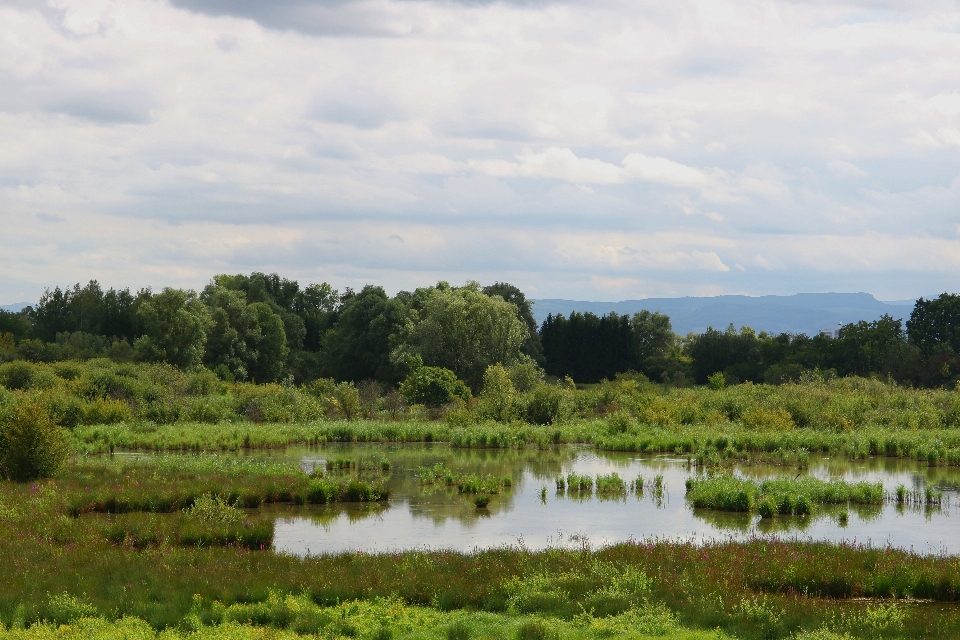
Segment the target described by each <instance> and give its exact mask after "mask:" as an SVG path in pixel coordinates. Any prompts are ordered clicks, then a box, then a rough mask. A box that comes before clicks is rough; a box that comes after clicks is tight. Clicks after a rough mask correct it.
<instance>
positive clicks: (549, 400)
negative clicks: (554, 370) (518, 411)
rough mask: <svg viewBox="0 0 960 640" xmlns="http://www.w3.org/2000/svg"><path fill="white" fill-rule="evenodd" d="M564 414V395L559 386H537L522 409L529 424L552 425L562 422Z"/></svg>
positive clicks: (565, 402)
mask: <svg viewBox="0 0 960 640" xmlns="http://www.w3.org/2000/svg"><path fill="white" fill-rule="evenodd" d="M566 414H567V401H566V394H565V393H564V390H563V389H562V388H561V387H560V386H559V385H547V384H541V385H539V386H537V387H536V388H535V389H534V390H533V393H532V394H531V395H530V397H529V398H528V400H527V405H526V407H525V408H524V418H525V419H526V421H527V422H529V423H530V424H554V423H557V422H560V421H561V420H563V419H564V418H565V417H566Z"/></svg>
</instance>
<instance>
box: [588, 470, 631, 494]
mask: <svg viewBox="0 0 960 640" xmlns="http://www.w3.org/2000/svg"><path fill="white" fill-rule="evenodd" d="M596 484H597V495H605V496H613V495H616V496H619V495H626V493H627V483H626V482H625V481H624V480H623V478H621V477H620V475H619V474H618V473H617V472H616V471H614V472H611V473H609V474H607V475H598V476H597V479H596Z"/></svg>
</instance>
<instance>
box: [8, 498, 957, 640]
mask: <svg viewBox="0 0 960 640" xmlns="http://www.w3.org/2000/svg"><path fill="white" fill-rule="evenodd" d="M61 491H65V492H67V493H69V491H72V489H71V490H69V491H67V490H66V489H63V488H62V487H61V485H60V484H58V483H57V482H43V483H37V484H36V485H32V486H24V485H11V484H9V483H5V484H3V485H0V574H2V575H3V576H4V579H3V580H2V581H0V622H2V624H3V625H5V626H6V627H7V628H13V627H24V626H30V625H37V624H38V623H41V622H42V621H45V620H46V621H48V622H50V623H51V624H47V625H45V626H44V625H40V626H34V627H33V628H31V629H27V630H12V631H9V632H8V636H9V637H74V636H71V635H69V634H71V633H76V631H75V629H76V628H83V629H87V627H84V626H83V625H100V627H97V628H98V629H101V630H102V633H103V634H104V635H106V634H109V633H114V632H116V637H125V636H123V634H125V633H127V631H125V630H124V629H126V627H124V626H123V625H133V626H134V627H136V629H141V630H142V632H143V633H144V634H148V635H145V636H143V637H152V636H150V635H149V634H153V633H155V631H154V630H162V629H170V630H168V631H167V632H166V633H167V634H168V637H181V636H183V637H191V634H193V636H192V637H197V638H206V637H294V635H293V634H295V633H306V632H308V631H309V632H314V631H316V632H320V633H321V635H322V636H323V637H336V636H338V635H354V636H359V637H380V638H383V637H423V638H435V637H530V638H547V637H560V638H567V637H569V638H581V637H598V636H603V635H612V636H620V635H623V636H624V637H645V636H644V634H648V635H656V634H661V635H666V636H668V637H690V638H701V637H716V636H713V635H710V634H712V633H713V631H709V630H715V629H717V628H718V627H719V628H720V629H721V630H722V632H723V633H725V634H730V635H734V636H736V637H739V638H771V637H773V638H775V637H787V636H789V635H791V634H797V633H801V632H810V633H814V632H818V631H819V630H822V629H828V630H830V631H831V632H836V633H850V634H852V635H853V636H854V637H861V638H877V637H891V638H893V637H903V638H907V637H921V636H922V637H935V638H949V637H957V636H958V635H960V607H957V606H955V605H954V603H957V602H960V559H958V558H955V557H931V556H920V555H916V554H913V553H909V552H904V551H899V550H894V549H873V548H869V547H864V546H854V545H833V544H827V543H797V542H777V541H771V540H754V541H750V542H747V543H732V542H729V543H728V542H717V543H713V544H707V545H703V546H700V545H696V544H690V543H679V542H667V541H644V542H636V543H627V544H620V545H616V546H612V547H609V548H603V549H599V550H590V549H588V548H581V549H579V550H564V549H553V550H548V551H542V552H531V551H527V550H524V549H518V548H499V549H488V550H481V551H477V552H475V553H471V554H464V553H453V552H444V551H436V552H425V551H410V552H404V553H396V554H382V555H366V554H362V553H347V554H339V555H333V556H321V557H311V558H296V557H291V556H286V555H278V554H274V553H272V552H271V551H269V548H268V547H266V548H264V549H261V548H260V547H257V546H252V545H242V544H225V545H222V546H217V545H202V546H198V545H189V546H188V545H182V544H177V541H176V540H174V539H162V538H160V539H155V540H153V541H147V542H145V543H143V544H132V543H131V542H130V541H129V540H121V541H117V540H114V539H111V538H110V537H109V536H105V535H103V533H102V530H103V528H104V527H109V526H113V525H116V524H119V525H122V526H128V525H129V520H127V519H129V518H131V517H135V518H141V517H155V518H166V517H169V516H166V515H162V516H161V515H159V514H149V513H148V514H143V513H140V514H137V513H134V514H90V515H83V516H81V517H79V518H74V517H71V516H70V515H69V514H68V513H67V512H66V511H65V510H64V509H63V504H64V502H63V497H64V496H63V495H61ZM242 511H243V512H244V514H245V517H246V518H255V517H257V516H256V514H257V513H258V510H247V509H244V510H242ZM173 515H174V516H175V517H183V518H188V517H189V516H188V512H187V511H181V512H178V513H175V514H173ZM124 523H126V524H124ZM351 603H353V604H351ZM353 606H355V607H356V608H355V609H351V608H350V607H353ZM377 607H380V608H379V609H378V608H377ZM387 609H390V610H393V609H397V610H399V611H400V612H401V614H402V615H401V619H402V620H407V622H397V623H396V624H394V623H392V622H390V623H389V624H385V623H384V622H383V621H384V620H386V621H387V622H389V621H390V620H393V618H389V616H387V617H384V616H385V614H384V615H380V614H377V615H373V614H370V615H371V616H372V617H371V618H370V619H371V620H373V619H376V620H377V622H376V624H374V623H372V622H370V623H369V624H368V623H367V622H363V621H362V620H366V619H367V618H362V616H361V617H360V618H357V620H354V621H353V622H351V621H350V616H352V615H354V613H355V612H360V613H362V612H363V611H367V612H371V611H373V612H376V611H380V612H383V611H385V610H387ZM360 613H357V615H360ZM363 615H367V614H363ZM84 616H87V617H91V616H92V617H94V618H98V617H102V618H104V620H100V621H96V620H93V621H91V620H88V621H86V622H84V621H83V620H80V618H83V617H84ZM338 616H339V617H338ZM378 616H379V617H378ZM405 616H406V617H405ZM418 616H420V617H419V618H418ZM430 616H433V617H432V618H431V617H430ZM124 618H128V619H127V620H125V621H124V620H123V619H124ZM129 618H137V619H139V620H141V621H143V623H144V624H146V625H149V629H148V628H147V627H146V626H143V624H141V623H139V622H136V621H134V620H131V619H129ZM408 618H409V619H410V620H412V619H414V618H416V619H423V620H427V621H428V622H425V623H424V624H423V625H421V626H418V625H417V624H414V623H413V622H410V621H409V620H408ZM461 619H462V620H464V624H465V625H467V626H469V627H470V631H469V632H468V635H466V636H464V635H460V636H451V635H445V634H446V633H447V630H448V629H449V628H452V625H453V624H455V623H456V622H457V620H461ZM537 620H541V621H542V622H538V623H536V624H539V625H540V626H539V627H536V628H534V627H530V629H532V630H531V631H529V634H530V635H521V629H522V628H524V627H523V625H524V624H526V623H527V622H531V623H533V622H536V621H537ZM116 621H120V622H116ZM430 621H432V622H430ZM53 622H59V623H69V624H71V626H70V629H65V630H64V629H62V628H60V629H57V628H54V626H52V623H53ZM342 624H349V625H352V626H348V627H344V626H342ZM77 625H79V626H77ZM137 625H140V626H137ZM244 625H252V626H244ZM310 625H314V626H313V627H311V626H310ZM338 625H341V626H338ZM377 625H380V626H377ZM643 625H659V626H646V627H645V626H643ZM384 626H386V627H389V633H390V634H391V635H389V636H387V635H376V634H377V633H380V631H379V630H380V627H384ZM345 630H351V631H350V634H347V633H342V632H343V631H345ZM698 630H700V631H698ZM87 633H88V634H94V632H93V631H90V630H89V629H88V631H87ZM99 633H100V632H99V631H98V632H96V634H99ZM130 633H131V634H132V633H133V632H132V631H131V632H130ZM137 633H140V632H139V631H138V632H137ZM384 633H386V632H384ZM523 633H524V634H527V633H528V632H523ZM16 634H19V635H16ZM30 634H33V635H30ZM44 634H45V635H44ZM57 634H61V636H58V635H57ZM96 634H94V635H96ZM285 634H286V635H285ZM631 634H633V635H631ZM684 634H686V635H684ZM131 637H137V636H135V635H133V636H131ZM721 637H722V634H721ZM820 637H829V636H826V635H822V634H821V636H820Z"/></svg>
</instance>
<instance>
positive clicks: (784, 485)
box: [686, 475, 886, 517]
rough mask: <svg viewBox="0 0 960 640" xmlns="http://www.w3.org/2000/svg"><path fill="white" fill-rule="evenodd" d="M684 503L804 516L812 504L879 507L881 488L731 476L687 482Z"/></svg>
mask: <svg viewBox="0 0 960 640" xmlns="http://www.w3.org/2000/svg"><path fill="white" fill-rule="evenodd" d="M686 486H687V500H688V501H689V502H690V504H692V505H693V506H694V507H697V508H701V509H716V510H719V511H759V512H760V514H761V515H762V516H764V517H769V516H772V515H774V514H780V515H792V514H796V515H806V514H808V513H810V508H811V506H812V505H814V504H844V503H852V504H882V503H883V501H884V499H885V498H886V496H885V494H884V491H883V485H882V484H880V483H879V482H878V483H875V484H872V483H868V482H857V483H849V482H845V481H843V480H834V481H829V482H828V481H825V480H820V479H818V478H810V477H804V478H794V479H790V478H778V479H774V480H764V481H762V482H758V481H755V480H747V479H743V478H737V477H734V476H732V475H716V476H708V477H705V478H688V479H687V483H686Z"/></svg>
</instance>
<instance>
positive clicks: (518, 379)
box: [507, 360, 543, 393]
mask: <svg viewBox="0 0 960 640" xmlns="http://www.w3.org/2000/svg"><path fill="white" fill-rule="evenodd" d="M507 372H508V373H509V374H510V381H511V382H513V386H514V388H515V389H516V390H517V391H519V392H520V393H526V392H528V391H531V390H533V389H534V388H535V387H536V386H537V385H539V384H541V383H542V382H543V369H541V368H540V367H538V366H537V363H536V362H534V361H532V360H526V361H524V362H520V363H517V364H515V365H513V366H512V367H510V368H509V369H507Z"/></svg>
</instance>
